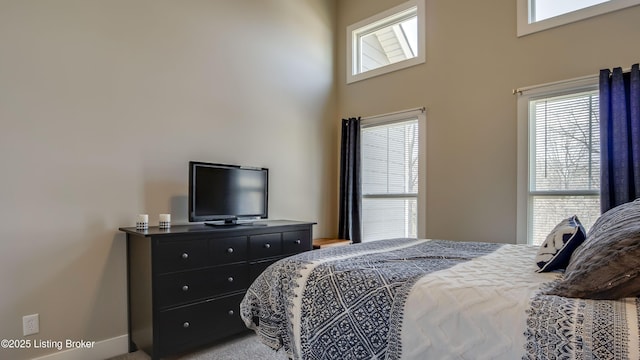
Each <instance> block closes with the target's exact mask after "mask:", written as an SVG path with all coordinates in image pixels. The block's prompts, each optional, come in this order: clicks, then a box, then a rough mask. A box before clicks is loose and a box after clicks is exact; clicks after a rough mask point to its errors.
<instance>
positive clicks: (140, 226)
mask: <svg viewBox="0 0 640 360" xmlns="http://www.w3.org/2000/svg"><path fill="white" fill-rule="evenodd" d="M148 228H149V215H147V214H139V215H138V220H137V221H136V230H147V229H148Z"/></svg>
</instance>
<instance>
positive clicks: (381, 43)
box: [347, 0, 425, 83]
mask: <svg viewBox="0 0 640 360" xmlns="http://www.w3.org/2000/svg"><path fill="white" fill-rule="evenodd" d="M347 44H348V48H347V83H351V82H355V81H359V80H363V79H366V78H370V77H373V76H377V75H381V74H384V73H388V72H391V71H395V70H399V69H403V68H406V67H409V66H413V65H417V64H421V63H424V61H425V54H424V0H411V1H408V2H406V3H404V4H402V5H399V6H396V7H394V8H392V9H389V10H387V11H385V12H382V13H380V14H377V15H375V16H372V17H370V18H368V19H365V20H362V21H360V22H358V23H356V24H353V25H351V26H349V27H347Z"/></svg>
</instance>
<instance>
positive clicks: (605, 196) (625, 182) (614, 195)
mask: <svg viewBox="0 0 640 360" xmlns="http://www.w3.org/2000/svg"><path fill="white" fill-rule="evenodd" d="M600 167H601V169H600V196H601V206H600V207H601V210H602V212H603V213H604V212H606V211H607V210H609V209H611V208H614V207H616V206H618V205H620V204H624V203H626V202H629V201H633V200H635V199H637V198H638V197H640V71H639V67H638V64H635V65H633V66H632V67H631V71H629V72H623V71H622V68H614V69H613V71H610V70H609V69H604V70H600Z"/></svg>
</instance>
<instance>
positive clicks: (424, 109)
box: [362, 106, 427, 120]
mask: <svg viewBox="0 0 640 360" xmlns="http://www.w3.org/2000/svg"><path fill="white" fill-rule="evenodd" d="M415 111H420V112H421V113H424V112H425V111H427V109H426V108H425V107H424V106H423V107H419V108H414V109H407V110H400V111H394V112H390V113H386V114H380V115H373V116H366V117H363V118H362V120H373V119H377V118H380V117H386V116H392V115H400V114H405V113H410V112H415Z"/></svg>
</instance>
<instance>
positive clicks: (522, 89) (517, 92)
mask: <svg viewBox="0 0 640 360" xmlns="http://www.w3.org/2000/svg"><path fill="white" fill-rule="evenodd" d="M629 71H631V68H626V69H622V72H629ZM599 77H600V72H598V73H597V74H595V75H586V76H580V77H576V78H573V79H566V80H560V81H553V82H549V83H544V84H538V85H531V86H525V87H521V88H517V89H512V90H511V93H512V94H513V95H516V94H518V95H522V93H523V92H525V91H528V90H533V89H537V88H541V87H545V86H553V85H562V84H566V83H571V82H575V81H584V80H596V79H598V78H599Z"/></svg>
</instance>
